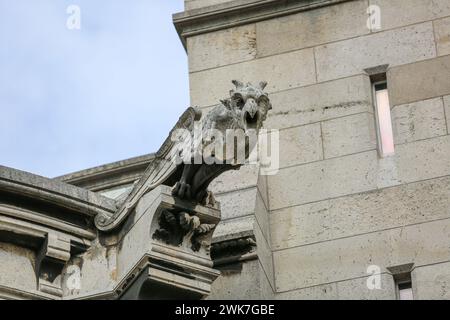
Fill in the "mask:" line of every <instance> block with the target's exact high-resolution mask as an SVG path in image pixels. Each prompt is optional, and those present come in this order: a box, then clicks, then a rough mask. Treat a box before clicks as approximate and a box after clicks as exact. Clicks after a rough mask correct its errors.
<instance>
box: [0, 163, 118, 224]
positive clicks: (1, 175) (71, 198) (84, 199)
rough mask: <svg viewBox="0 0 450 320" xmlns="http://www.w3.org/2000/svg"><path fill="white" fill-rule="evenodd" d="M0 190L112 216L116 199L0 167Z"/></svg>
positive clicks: (88, 214) (80, 211)
mask: <svg viewBox="0 0 450 320" xmlns="http://www.w3.org/2000/svg"><path fill="white" fill-rule="evenodd" d="M0 192H8V193H11V194H16V195H18V196H20V197H27V198H30V199H32V200H34V201H35V200H38V201H42V202H45V203H50V204H54V205H56V206H60V207H63V208H66V209H69V210H73V211H75V212H77V213H80V214H81V215H84V216H88V217H93V216H96V215H99V214H103V215H106V216H110V215H112V214H113V213H114V212H115V211H116V210H117V207H116V202H115V201H114V200H112V199H109V198H106V197H103V196H101V195H99V194H96V193H93V192H91V191H88V190H86V189H81V188H78V187H75V186H72V185H69V184H66V183H63V182H60V181H56V180H52V179H47V178H44V177H41V176H37V175H34V174H31V173H28V172H23V171H20V170H15V169H12V168H7V167H4V166H0Z"/></svg>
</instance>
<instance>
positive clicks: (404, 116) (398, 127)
mask: <svg viewBox="0 0 450 320" xmlns="http://www.w3.org/2000/svg"><path fill="white" fill-rule="evenodd" d="M391 112H392V126H393V132H394V141H395V144H401V143H407V142H412V141H416V140H422V139H427V138H433V137H438V136H442V135H445V134H447V127H446V124H445V114H444V106H443V102H442V98H436V99H431V100H425V101H420V102H416V103H411V104H405V105H400V106H395V107H394V108H392V111H391Z"/></svg>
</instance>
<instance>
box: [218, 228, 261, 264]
mask: <svg viewBox="0 0 450 320" xmlns="http://www.w3.org/2000/svg"><path fill="white" fill-rule="evenodd" d="M211 258H212V259H213V261H214V266H215V267H217V266H220V265H224V264H229V263H234V262H238V261H244V260H250V259H256V258H257V255H256V240H255V237H254V236H249V237H243V238H238V239H231V240H226V241H221V242H216V243H213V244H212V246H211Z"/></svg>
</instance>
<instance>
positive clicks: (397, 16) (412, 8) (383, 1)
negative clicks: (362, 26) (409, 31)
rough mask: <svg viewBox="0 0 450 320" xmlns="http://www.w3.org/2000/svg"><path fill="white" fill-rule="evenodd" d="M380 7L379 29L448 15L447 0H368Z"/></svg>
mask: <svg viewBox="0 0 450 320" xmlns="http://www.w3.org/2000/svg"><path fill="white" fill-rule="evenodd" d="M369 2H370V4H371V5H377V6H379V7H380V13H381V30H387V29H392V28H397V27H401V26H406V25H412V24H415V23H419V22H424V21H428V20H433V19H436V18H440V17H445V16H448V15H450V3H449V2H448V1H447V0H407V1H405V0H370V1H369Z"/></svg>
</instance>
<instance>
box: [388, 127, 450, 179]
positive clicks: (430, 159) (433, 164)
mask: <svg viewBox="0 0 450 320" xmlns="http://www.w3.org/2000/svg"><path fill="white" fill-rule="evenodd" d="M448 159H450V136H448V135H447V136H444V137H438V138H434V139H429V140H424V141H417V142H412V143H407V144H404V145H399V146H397V147H396V156H395V167H396V170H397V172H398V178H399V180H400V181H401V183H411V182H416V181H421V180H426V179H432V178H438V177H443V176H446V175H450V161H448Z"/></svg>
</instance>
